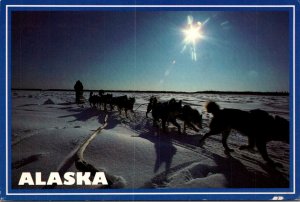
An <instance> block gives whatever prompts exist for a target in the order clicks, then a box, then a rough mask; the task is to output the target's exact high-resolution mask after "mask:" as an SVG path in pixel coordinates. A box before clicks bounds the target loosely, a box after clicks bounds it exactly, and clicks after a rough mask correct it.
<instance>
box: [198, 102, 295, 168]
mask: <svg viewBox="0 0 300 202" xmlns="http://www.w3.org/2000/svg"><path fill="white" fill-rule="evenodd" d="M206 109H207V112H208V113H212V114H213V118H212V120H211V122H210V125H209V128H210V131H209V132H208V133H206V134H205V135H204V136H203V137H202V139H201V140H200V142H199V143H200V145H202V144H203V143H204V140H205V139H206V138H207V137H209V136H211V135H216V134H220V133H222V144H223V146H224V148H225V151H226V152H230V151H233V150H232V149H230V148H229V147H228V145H227V138H228V136H229V134H230V130H231V129H235V130H237V131H239V132H240V133H242V134H244V135H246V136H247V137H248V141H249V144H248V145H243V146H241V147H240V149H250V148H253V147H254V146H256V147H257V149H258V151H259V152H260V154H261V155H262V157H263V159H264V160H265V161H267V162H268V163H269V164H272V165H275V164H274V162H273V160H272V159H270V158H269V156H268V153H267V149H266V144H267V142H269V141H271V140H278V141H283V142H286V143H289V121H287V120H285V119H283V118H281V117H279V116H275V118H274V117H273V116H271V115H270V114H268V113H267V112H266V111H263V110H259V109H256V110H251V111H249V112H247V111H242V110H239V109H220V107H219V105H217V104H216V103H215V102H209V103H208V104H207V106H206Z"/></svg>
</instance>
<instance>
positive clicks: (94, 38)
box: [12, 11, 292, 91]
mask: <svg viewBox="0 0 300 202" xmlns="http://www.w3.org/2000/svg"><path fill="white" fill-rule="evenodd" d="M187 16H192V17H193V19H194V22H195V23H196V22H198V21H199V22H201V23H202V27H201V31H202V33H203V38H201V39H200V40H199V41H198V43H197V44H196V46H195V49H196V53H197V60H196V61H195V60H192V58H191V53H190V51H189V50H190V49H189V48H190V47H187V49H185V50H183V47H184V43H183V39H184V34H183V32H182V30H183V28H184V27H185V26H186V25H187ZM290 54H292V53H291V48H290V47H289V14H288V12H284V11H282V12H270V11H260V12H255V11H243V12H214V11H206V12H205V11H190V12H189V11H140V12H139V11H138V12H132V11H118V12H117V11H106V12H105V11H89V12H87V11H86V12H84V11H73V12H72V11H52V12H50V11H42V12H37V11H35V12H33V11H27V12H26V11H24V12H21V11H14V12H13V13H12V87H13V88H43V89H49V88H62V89H70V88H73V86H74V84H75V82H76V81H77V80H78V79H79V80H81V81H82V83H83V85H84V87H85V89H106V90H174V91H198V90H225V91H288V90H289V65H290V62H289V57H290Z"/></svg>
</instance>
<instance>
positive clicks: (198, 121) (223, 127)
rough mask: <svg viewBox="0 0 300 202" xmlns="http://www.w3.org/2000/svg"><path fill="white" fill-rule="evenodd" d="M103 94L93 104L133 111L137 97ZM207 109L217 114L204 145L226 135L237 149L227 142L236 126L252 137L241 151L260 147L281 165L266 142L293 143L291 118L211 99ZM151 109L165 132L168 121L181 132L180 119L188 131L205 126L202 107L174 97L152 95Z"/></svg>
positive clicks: (225, 140) (262, 153) (262, 152)
mask: <svg viewBox="0 0 300 202" xmlns="http://www.w3.org/2000/svg"><path fill="white" fill-rule="evenodd" d="M102 96H103V97H101V96H99V97H100V100H101V101H97V102H94V101H93V99H94V98H93V95H91V96H90V100H89V101H90V103H91V106H92V105H96V103H97V104H100V105H101V104H102V105H104V108H105V109H106V105H107V104H109V105H110V106H111V109H112V108H113V105H115V106H117V107H118V109H119V111H120V113H121V110H122V109H124V110H125V113H126V116H127V111H128V110H130V111H132V112H133V104H134V102H135V99H134V98H127V96H120V97H112V94H107V95H102ZM91 98H92V99H91ZM94 103H95V104H94ZM205 108H206V111H207V112H208V113H211V114H212V115H213V118H212V119H211V121H210V124H209V129H210V130H209V132H208V133H206V134H205V135H204V136H203V137H202V138H201V139H200V141H199V145H200V146H201V145H203V144H204V141H205V139H206V138H208V137H210V136H212V135H218V134H222V144H223V147H224V148H225V152H231V151H233V150H232V149H230V148H229V147H228V144H227V138H228V136H229V135H230V131H231V130H232V129H233V130H236V131H238V132H240V133H241V134H243V135H245V136H247V137H248V145H242V146H241V147H240V149H241V150H243V149H253V148H254V147H255V146H256V147H257V149H258V151H259V153H260V154H261V156H262V157H263V159H264V160H265V161H266V162H267V163H269V164H271V165H277V164H276V163H274V162H273V160H272V159H270V158H269V156H268V153H267V148H266V145H267V143H268V142H269V141H273V140H274V141H282V142H285V143H289V121H288V120H286V119H284V118H282V117H280V116H275V117H274V116H272V115H270V114H269V113H268V112H266V111H263V110H260V109H255V110H250V111H243V110H239V109H229V108H228V109H226V108H225V109H221V108H220V106H219V105H218V104H217V103H215V102H212V101H211V102H208V103H207V104H206V106H205ZM151 111H152V118H153V126H158V122H159V121H161V125H162V129H163V131H164V132H165V131H166V125H167V123H172V124H173V125H174V126H176V127H177V129H178V132H179V133H181V127H180V125H179V124H178V123H177V121H176V120H177V119H180V120H182V121H183V122H184V129H183V131H184V132H185V131H186V128H187V127H190V128H192V129H193V130H195V131H197V132H198V131H199V130H200V129H201V128H202V115H201V114H200V113H199V112H198V110H197V109H193V108H192V107H191V106H190V105H184V106H182V101H176V100H175V99H174V98H172V99H171V100H169V101H166V102H159V101H158V100H157V98H156V97H154V96H152V97H151V98H150V100H149V104H148V106H147V112H146V117H148V113H150V112H151Z"/></svg>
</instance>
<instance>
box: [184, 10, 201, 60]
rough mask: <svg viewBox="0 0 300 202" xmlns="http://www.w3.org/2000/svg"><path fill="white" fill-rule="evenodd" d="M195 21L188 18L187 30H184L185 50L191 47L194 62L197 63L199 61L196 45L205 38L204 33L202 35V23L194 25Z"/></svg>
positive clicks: (190, 17)
mask: <svg viewBox="0 0 300 202" xmlns="http://www.w3.org/2000/svg"><path fill="white" fill-rule="evenodd" d="M193 21H194V20H193V17H192V16H188V17H187V26H186V28H185V29H183V30H182V32H183V34H184V39H183V43H184V47H183V50H185V49H186V48H187V47H190V50H191V56H192V60H194V61H196V60H197V53H196V45H197V42H198V41H199V40H200V39H201V38H203V33H202V23H201V22H197V23H194V22H193Z"/></svg>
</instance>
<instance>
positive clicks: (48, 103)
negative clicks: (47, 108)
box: [44, 98, 55, 105]
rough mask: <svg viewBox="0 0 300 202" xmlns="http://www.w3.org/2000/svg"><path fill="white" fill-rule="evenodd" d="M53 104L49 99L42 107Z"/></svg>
mask: <svg viewBox="0 0 300 202" xmlns="http://www.w3.org/2000/svg"><path fill="white" fill-rule="evenodd" d="M53 104H55V103H54V102H53V101H52V100H51V99H50V98H49V99H48V100H46V101H45V102H44V105H53Z"/></svg>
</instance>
